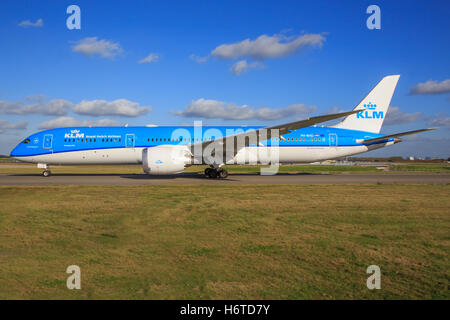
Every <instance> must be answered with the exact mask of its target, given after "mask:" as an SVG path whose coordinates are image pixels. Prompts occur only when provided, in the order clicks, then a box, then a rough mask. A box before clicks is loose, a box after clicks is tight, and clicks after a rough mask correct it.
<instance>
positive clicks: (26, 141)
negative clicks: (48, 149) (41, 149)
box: [22, 139, 30, 143]
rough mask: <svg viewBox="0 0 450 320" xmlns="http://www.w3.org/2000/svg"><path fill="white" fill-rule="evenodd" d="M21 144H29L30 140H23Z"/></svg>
mask: <svg viewBox="0 0 450 320" xmlns="http://www.w3.org/2000/svg"><path fill="white" fill-rule="evenodd" d="M22 142H23V143H28V142H30V139H25V140H23V141H22Z"/></svg>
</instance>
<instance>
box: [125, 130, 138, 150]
mask: <svg viewBox="0 0 450 320" xmlns="http://www.w3.org/2000/svg"><path fill="white" fill-rule="evenodd" d="M135 140H136V138H135V136H134V134H132V133H128V134H127V135H126V136H125V147H127V148H134V144H135Z"/></svg>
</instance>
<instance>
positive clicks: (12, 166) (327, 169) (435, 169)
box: [0, 163, 450, 174]
mask: <svg viewBox="0 0 450 320" xmlns="http://www.w3.org/2000/svg"><path fill="white" fill-rule="evenodd" d="M260 167H261V166H240V165H230V166H226V169H227V170H228V171H229V172H230V173H231V174H233V173H254V174H258V173H259V172H260ZM205 168H206V166H192V167H189V168H187V170H186V172H197V173H203V171H204V170H205ZM51 170H52V173H54V174H90V173H95V174H138V173H143V171H142V166H141V165H86V166H70V165H68V166H51ZM41 172H42V169H38V168H37V167H36V165H35V164H27V163H0V174H40V173H41ZM279 172H280V173H383V172H388V173H390V174H391V173H398V174H401V173H408V172H414V173H450V165H449V164H448V163H428V164H393V165H391V166H390V170H389V171H384V170H380V169H377V167H375V166H360V165H354V166H342V165H283V166H280V167H279Z"/></svg>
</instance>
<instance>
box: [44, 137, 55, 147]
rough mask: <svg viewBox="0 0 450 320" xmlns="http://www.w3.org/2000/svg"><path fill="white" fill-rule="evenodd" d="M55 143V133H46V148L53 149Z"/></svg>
mask: <svg viewBox="0 0 450 320" xmlns="http://www.w3.org/2000/svg"><path fill="white" fill-rule="evenodd" d="M52 143H53V135H52V134H46V135H44V145H43V147H44V149H51V148H52Z"/></svg>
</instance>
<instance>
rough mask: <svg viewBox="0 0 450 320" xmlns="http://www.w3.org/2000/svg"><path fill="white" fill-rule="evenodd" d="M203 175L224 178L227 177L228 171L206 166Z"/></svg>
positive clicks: (211, 177)
mask: <svg viewBox="0 0 450 320" xmlns="http://www.w3.org/2000/svg"><path fill="white" fill-rule="evenodd" d="M205 176H206V177H207V178H210V179H225V178H227V177H228V171H227V170H225V169H220V168H219V169H215V168H206V169H205Z"/></svg>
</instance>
